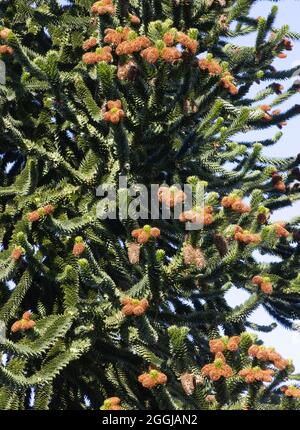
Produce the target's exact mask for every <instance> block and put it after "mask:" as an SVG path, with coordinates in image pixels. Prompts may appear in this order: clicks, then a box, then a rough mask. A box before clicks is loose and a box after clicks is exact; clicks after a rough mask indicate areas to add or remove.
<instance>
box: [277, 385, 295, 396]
mask: <svg viewBox="0 0 300 430" xmlns="http://www.w3.org/2000/svg"><path fill="white" fill-rule="evenodd" d="M280 390H281V391H282V392H283V393H284V394H285V395H286V396H287V397H294V398H295V399H297V398H299V397H300V389H299V388H297V387H294V386H293V385H290V386H289V387H288V386H287V385H283V386H282V387H280Z"/></svg>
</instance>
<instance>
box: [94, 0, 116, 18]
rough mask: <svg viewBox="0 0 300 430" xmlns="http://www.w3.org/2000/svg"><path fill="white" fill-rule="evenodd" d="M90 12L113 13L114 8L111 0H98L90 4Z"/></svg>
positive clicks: (99, 13) (98, 13)
mask: <svg viewBox="0 0 300 430" xmlns="http://www.w3.org/2000/svg"><path fill="white" fill-rule="evenodd" d="M91 12H92V13H94V14H97V15H106V14H109V15H114V13H115V12H116V8H115V6H114V4H113V1H112V0H100V1H96V2H95V3H94V4H93V5H92V7H91Z"/></svg>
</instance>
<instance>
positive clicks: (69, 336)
mask: <svg viewBox="0 0 300 430" xmlns="http://www.w3.org/2000/svg"><path fill="white" fill-rule="evenodd" d="M223 3H224V4H223ZM253 3H254V0H237V1H236V0H228V1H226V2H222V1H206V0H195V1H183V0H178V1H173V0H161V1H158V0H128V1H117V0H115V1H114V4H115V7H116V13H115V14H114V15H111V16H110V15H109V14H105V15H99V16H95V15H93V16H91V15H92V14H91V11H90V8H91V5H92V1H90V0H76V1H75V0H74V1H69V2H68V4H67V5H65V6H62V5H61V4H60V2H59V1H56V0H51V1H45V0H39V1H37V2H34V3H33V2H32V1H29V0H12V1H10V2H1V5H0V31H1V30H2V28H3V27H7V28H9V29H11V30H12V31H11V32H10V33H9V35H8V37H7V39H5V38H1V39H0V45H1V46H2V45H6V44H7V45H8V46H9V47H11V48H12V49H13V52H12V53H11V54H9V53H8V54H0V55H1V60H2V61H4V62H5V65H6V70H7V73H6V84H5V85H2V84H1V85H0V165H1V169H0V184H1V188H0V244H1V252H0V320H1V322H3V323H4V325H5V327H6V339H2V338H1V342H0V351H1V355H2V356H1V358H3V360H2V362H1V364H0V409H36V410H46V409H60V410H61V409H99V407H100V406H101V404H103V402H104V400H105V399H107V398H110V397H115V396H118V397H120V399H121V402H122V407H124V408H125V409H161V410H165V409H174V410H176V409H187V410H193V409H243V408H244V409H245V408H248V409H261V410H268V409H270V410H271V409H299V408H300V405H299V399H297V397H295V398H291V396H290V397H289V396H287V395H285V394H284V393H283V391H281V390H280V388H279V387H280V385H281V383H282V382H283V381H286V383H287V384H289V382H288V381H287V380H288V379H291V380H294V381H297V380H299V379H300V377H299V375H293V371H294V370H293V366H292V364H291V363H290V362H289V363H288V364H287V363H285V367H284V369H280V368H277V367H276V365H275V364H274V363H272V362H268V361H266V360H265V361H264V360H260V359H257V358H251V357H250V355H249V348H250V347H251V346H252V345H253V344H257V345H259V344H260V342H259V340H257V337H256V336H255V335H254V334H253V333H251V332H250V333H248V332H246V330H247V329H250V330H252V331H262V332H267V331H271V330H272V329H273V328H274V327H276V324H277V323H278V324H282V325H284V326H285V327H287V328H290V329H297V326H296V325H295V323H294V320H297V319H299V317H300V307H299V292H300V280H299V274H298V272H299V267H300V260H299V243H300V240H299V237H300V227H299V224H300V219H299V217H296V218H295V219H293V220H291V221H290V222H289V223H288V224H287V225H286V226H285V228H286V231H287V234H285V233H283V234H279V233H278V225H277V227H276V225H275V226H274V225H272V222H271V221H270V219H269V213H270V211H271V210H272V211H275V210H276V209H279V208H284V207H287V206H289V205H291V204H292V203H293V202H295V201H297V200H299V198H300V193H299V188H298V187H297V184H296V185H295V181H296V182H297V181H299V170H298V164H299V157H298V158H297V159H293V158H291V157H287V158H281V159H278V158H274V157H267V156H265V154H264V151H263V149H264V148H265V147H270V146H272V145H274V144H276V143H277V142H278V141H279V140H280V138H281V136H282V133H283V131H279V132H278V131H277V132H275V133H273V135H272V134H271V135H270V137H269V138H268V139H265V140H261V141H259V142H257V141H251V140H250V141H248V140H247V137H245V141H244V142H240V141H239V142H237V141H236V135H237V133H244V134H245V133H247V132H248V131H254V130H256V131H260V130H262V129H265V128H269V129H270V130H271V127H272V129H273V127H279V128H280V129H282V127H283V123H284V121H287V120H288V119H290V118H293V117H294V116H295V115H297V114H299V106H298V105H296V106H292V107H290V108H289V109H288V110H286V111H283V112H280V113H278V112H277V114H273V113H272V112H273V108H274V107H276V108H277V106H279V105H281V104H282V103H284V102H286V101H287V100H288V101H290V99H291V97H292V96H293V95H294V94H295V93H296V92H299V84H297V81H296V82H295V83H294V84H293V85H292V86H291V87H290V88H288V89H286V90H284V89H283V88H281V87H280V85H279V84H278V83H277V82H276V81H277V80H285V79H289V78H291V77H292V76H294V73H295V72H296V68H291V69H290V70H281V71H275V70H274V68H273V66H272V62H273V60H274V58H275V57H276V56H277V55H278V54H279V53H281V52H283V50H284V47H285V45H284V44H286V43H287V38H289V39H295V40H297V39H299V38H300V35H299V34H297V33H296V32H293V31H291V30H289V28H288V26H283V27H282V28H279V29H278V28H276V27H275V23H276V20H275V18H276V12H277V7H270V9H271V10H270V14H269V15H268V16H267V17H261V18H259V19H256V18H253V17H252V16H251V14H250V12H249V10H250V8H251V6H252V4H253ZM128 13H130V14H132V15H135V16H138V17H139V18H140V20H141V23H140V25H137V24H134V23H131V22H130V19H129V15H128ZM125 26H128V27H130V29H131V30H132V32H130V33H129V35H128V38H129V39H130V40H133V39H134V38H135V37H137V36H146V37H148V38H149V41H150V42H149V43H151V44H153V47H154V46H155V47H158V48H160V49H161V48H163V47H164V48H165V46H164V42H163V40H162V39H164V38H165V37H167V36H168V35H169V36H170V34H171V35H173V36H176V37H180V34H181V33H179V32H182V33H184V34H185V35H186V36H188V40H189V41H190V42H191V41H192V42H195V41H196V50H195V51H196V52H195V53H194V52H192V51H193V50H192V49H188V48H187V47H184V46H183V45H184V43H185V42H184V39H183V41H182V40H181V41H182V53H181V58H180V59H179V60H176V61H164V60H163V59H162V58H160V59H159V60H158V61H157V62H155V63H154V64H151V63H149V62H147V61H146V59H145V58H142V56H141V55H140V53H139V52H134V53H132V54H128V55H120V56H119V55H117V53H116V49H115V48H116V47H115V46H113V45H111V48H112V50H111V55H112V58H111V61H100V60H99V61H98V62H96V64H86V62H84V61H83V58H82V55H83V54H84V50H83V49H82V44H83V42H84V41H86V40H88V39H89V38H90V37H96V42H97V43H96V46H95V47H92V48H91V49H90V53H91V52H93V53H94V54H99V53H103V51H102V50H101V49H103V47H107V46H108V43H106V42H105V41H104V37H105V36H106V35H107V31H106V30H108V29H109V28H113V29H116V28H118V27H125ZM118 30H120V28H119V29H118ZM250 33H253V34H254V35H255V44H254V46H240V44H239V45H238V44H236V37H238V36H241V35H246V34H250ZM181 37H183V36H182V34H181ZM176 43H177V42H176ZM175 45H176V44H175ZM174 49H175V48H174ZM206 52H208V53H209V55H208V56H206V54H204V53H206ZM159 53H160V54H162V51H159ZM198 54H202V55H201V57H203V56H205V58H206V60H207V61H208V63H209V64H210V66H211V65H212V64H215V66H216V65H217V66H219V73H209V71H208V70H207V69H205V67H204V68H203V67H200V65H201V63H200V65H199V63H198V60H199V59H198V57H197V56H198ZM212 61H213V62H215V63H212ZM217 69H218V68H217ZM226 77H227V78H226ZM226 79H229V81H227V80H226ZM228 82H230V83H231V84H232V85H233V87H232V86H231V87H230V85H228ZM255 83H260V84H261V88H260V90H259V91H258V92H257V93H255V94H254V95H253V93H254V90H253V88H252V87H253V85H254V84H255ZM228 86H229V88H228ZM229 90H230V91H229ZM266 99H267V100H268V105H269V107H270V109H268V106H267V109H266V107H264V109H262V108H261V107H263V106H262V105H263V103H266V102H265V100H266ZM109 100H113V101H115V100H120V102H121V108H122V110H123V111H124V118H121V120H120V121H111V122H110V121H109V120H107V114H108V113H109V114H116V112H117V114H120V111H119V110H118V109H119V108H112V109H111V111H110V110H109V109H108V104H107V102H108V101H109ZM108 111H109V112H108ZM266 111H267V112H270V115H269V114H268V113H266ZM268 115H269V116H268ZM276 172H277V173H276ZM274 173H276V174H277V176H279V180H280V181H281V182H282V183H283V184H284V185H285V190H281V191H280V190H278V189H277V188H276V178H275V180H274ZM123 174H126V175H127V178H128V183H129V185H131V184H135V183H140V184H144V185H145V186H146V187H147V188H148V189H149V188H150V185H151V184H157V183H159V184H162V183H164V184H165V185H173V184H175V183H178V184H185V183H190V184H192V185H193V186H194V187H195V186H196V185H197V184H199V183H201V184H202V185H203V184H205V193H204V194H205V195H204V198H205V206H206V209H209V210H210V208H209V207H210V206H211V211H212V212H213V213H212V222H207V223H206V225H205V226H204V228H203V230H202V231H200V232H197V231H196V232H192V233H189V232H187V231H186V230H185V228H184V224H183V223H181V222H180V221H178V220H177V219H173V218H172V219H170V220H162V219H158V220H151V221H149V222H148V223H150V224H151V227H157V228H159V229H160V234H159V237H157V238H156V239H150V240H149V241H148V242H147V243H144V244H143V245H142V246H140V247H139V258H137V261H135V262H134V264H133V263H132V255H130V246H132V245H137V243H136V241H135V239H134V238H133V237H132V235H131V232H132V230H133V229H137V228H140V227H143V223H142V221H141V220H132V219H130V220H127V219H122V217H118V219H116V220H110V219H104V220H103V219H100V218H98V217H97V208H98V203H99V196H97V195H96V188H97V187H99V186H100V185H102V184H110V185H111V186H115V187H117V185H118V180H119V176H120V175H123ZM272 174H273V176H272ZM275 176H276V175H275ZM280 178H281V179H280ZM228 195H234V196H235V197H238V198H239V199H244V201H245V202H246V201H249V204H250V207H249V210H246V211H242V212H243V213H240V212H239V211H238V210H233V207H224V206H226V205H225V204H224V201H223V200H222V199H223V198H224V197H226V196H228ZM123 196H124V194H123ZM118 197H119V202H120V199H121V198H122V196H118ZM130 201H132V199H131V200H130ZM47 208H48V212H47ZM117 209H119V207H118V208H117ZM152 221H153V222H152ZM152 224H153V225H152ZM238 227H239V228H240V229H241V230H242V232H243V233H241V234H244V235H246V239H247V238H248V239H249V237H250V239H249V240H248V242H247V240H246V241H244V242H243V241H241V240H239V239H238V237H237V236H238V233H239V231H238V230H239V229H238ZM281 228H283V227H282V226H281ZM255 235H256V236H255ZM78 236H79V237H78ZM251 237H252V240H251ZM253 237H254V239H255V237H256V239H257V237H259V239H261V240H256V242H255V240H253ZM249 242H250V243H249ZM78 244H79V245H80V246H79V247H78V246H77V248H76V245H78ZM187 246H189V247H190V248H188V251H190V252H191V248H192V249H193V248H194V249H196V250H197V252H198V260H197V261H196V263H195V262H194V263H191V264H190V263H189V261H188V260H189V255H188V251H187V250H186V247H187ZM135 250H136V248H135ZM127 251H128V252H127ZM254 251H258V252H260V253H261V254H263V255H269V256H274V257H279V258H280V263H276V262H271V263H260V262H258V261H256V259H255V258H254V254H253V252H254ZM199 261H200V263H199ZM256 275H261V276H263V277H267V278H269V280H270V283H271V284H272V292H271V293H270V292H266V289H265V290H264V288H263V286H262V285H261V286H260V285H258V284H254V283H253V282H251V279H252V277H253V276H256ZM264 287H265V286H264ZM267 287H268V285H267ZM231 288H239V289H242V290H244V291H245V292H246V293H247V294H248V296H249V297H248V298H247V300H245V302H244V303H242V304H241V305H239V306H236V307H231V306H230V304H229V303H228V301H227V296H226V293H227V292H228V291H229V290H230V289H231ZM143 299H144V300H145V299H146V300H147V301H148V303H149V307H147V306H146V308H145V309H142V311H143V312H142V314H140V315H138V314H135V313H134V312H133V313H132V312H126V309H124V308H125V307H126V305H125V302H126V300H133V303H134V304H136V303H137V302H136V300H137V301H140V300H143ZM260 305H262V306H263V307H264V308H265V309H266V310H267V312H269V314H270V315H271V316H272V317H273V319H274V322H273V323H272V324H270V325H268V326H263V325H257V324H254V323H252V322H251V321H250V320H249V317H250V316H251V314H252V312H253V311H254V310H255V309H256V308H257V307H258V306H260ZM123 306H124V307H123ZM29 310H30V311H31V312H32V313H31V314H30V321H31V324H32V326H31V328H30V329H28V328H27V329H26V324H28V319H27V320H26V314H25V316H24V312H27V311H29ZM131 310H132V309H131ZM127 311H128V308H127ZM140 311H141V309H140ZM32 321H34V323H32ZM16 324H17V325H16ZM16 327H17V329H16ZM18 327H19V329H18ZM20 327H21V328H20ZM221 330H222V334H221ZM223 334H224V335H225V338H223V339H226V342H228V339H229V338H230V337H232V336H240V338H239V341H240V343H239V345H238V348H237V349H236V350H229V349H227V350H226V348H225V350H224V351H223V353H224V360H226V363H227V364H228V365H229V366H230V367H231V369H232V375H231V376H229V377H226V378H225V377H224V376H222V377H221V378H219V379H217V380H214V378H210V377H208V376H207V375H206V376H205V377H204V375H203V372H201V369H203V366H205V365H207V364H212V363H214V360H215V358H217V360H218V357H215V356H214V354H215V352H214V351H212V350H211V347H210V344H209V341H212V340H215V339H220V338H221V336H222V335H223ZM226 336H227V337H226ZM226 342H225V343H226ZM221 358H222V356H221ZM219 359H220V357H219ZM221 361H222V360H221ZM217 365H218V366H220V365H221V362H220V361H217ZM257 366H260V368H261V369H262V370H266V369H270V368H271V369H273V370H274V375H273V378H272V382H271V383H270V384H269V385H266V384H264V383H262V382H261V381H256V382H253V383H247V381H246V380H245V379H244V378H243V377H242V376H241V375H240V374H239V372H240V371H241V370H243V369H247V368H249V367H250V368H251V369H252V368H253V369H255V368H256V367H257ZM151 370H152V371H153V370H154V375H155V374H156V373H157V372H156V370H157V371H160V372H162V373H163V374H164V375H166V377H167V381H166V383H165V384H158V385H156V386H155V387H153V388H145V387H143V386H142V384H141V383H140V382H139V380H138V377H139V376H140V375H142V374H144V373H147V372H149V371H150V372H151ZM30 393H34V396H33V397H34V401H33V402H31V401H30V397H31V395H30Z"/></svg>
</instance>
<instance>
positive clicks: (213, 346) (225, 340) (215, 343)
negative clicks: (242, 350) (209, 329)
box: [209, 336, 241, 354]
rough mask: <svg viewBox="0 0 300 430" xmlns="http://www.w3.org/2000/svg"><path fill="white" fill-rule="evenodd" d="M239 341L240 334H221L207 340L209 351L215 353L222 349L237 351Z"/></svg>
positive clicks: (222, 350)
mask: <svg viewBox="0 0 300 430" xmlns="http://www.w3.org/2000/svg"><path fill="white" fill-rule="evenodd" d="M240 342H241V338H240V336H231V337H228V336H223V337H221V338H218V339H211V340H210V341H209V348H210V352H212V353H213V354H217V353H218V352H224V351H237V350H238V348H239V344H240Z"/></svg>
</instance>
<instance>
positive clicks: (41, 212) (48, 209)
mask: <svg viewBox="0 0 300 430" xmlns="http://www.w3.org/2000/svg"><path fill="white" fill-rule="evenodd" d="M53 211H54V206H53V205H46V206H43V207H42V208H39V209H37V210H35V211H33V212H30V213H29V214H28V215H27V219H28V221H30V222H35V221H38V220H39V219H40V218H42V217H43V216H46V215H50V214H52V212H53Z"/></svg>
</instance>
